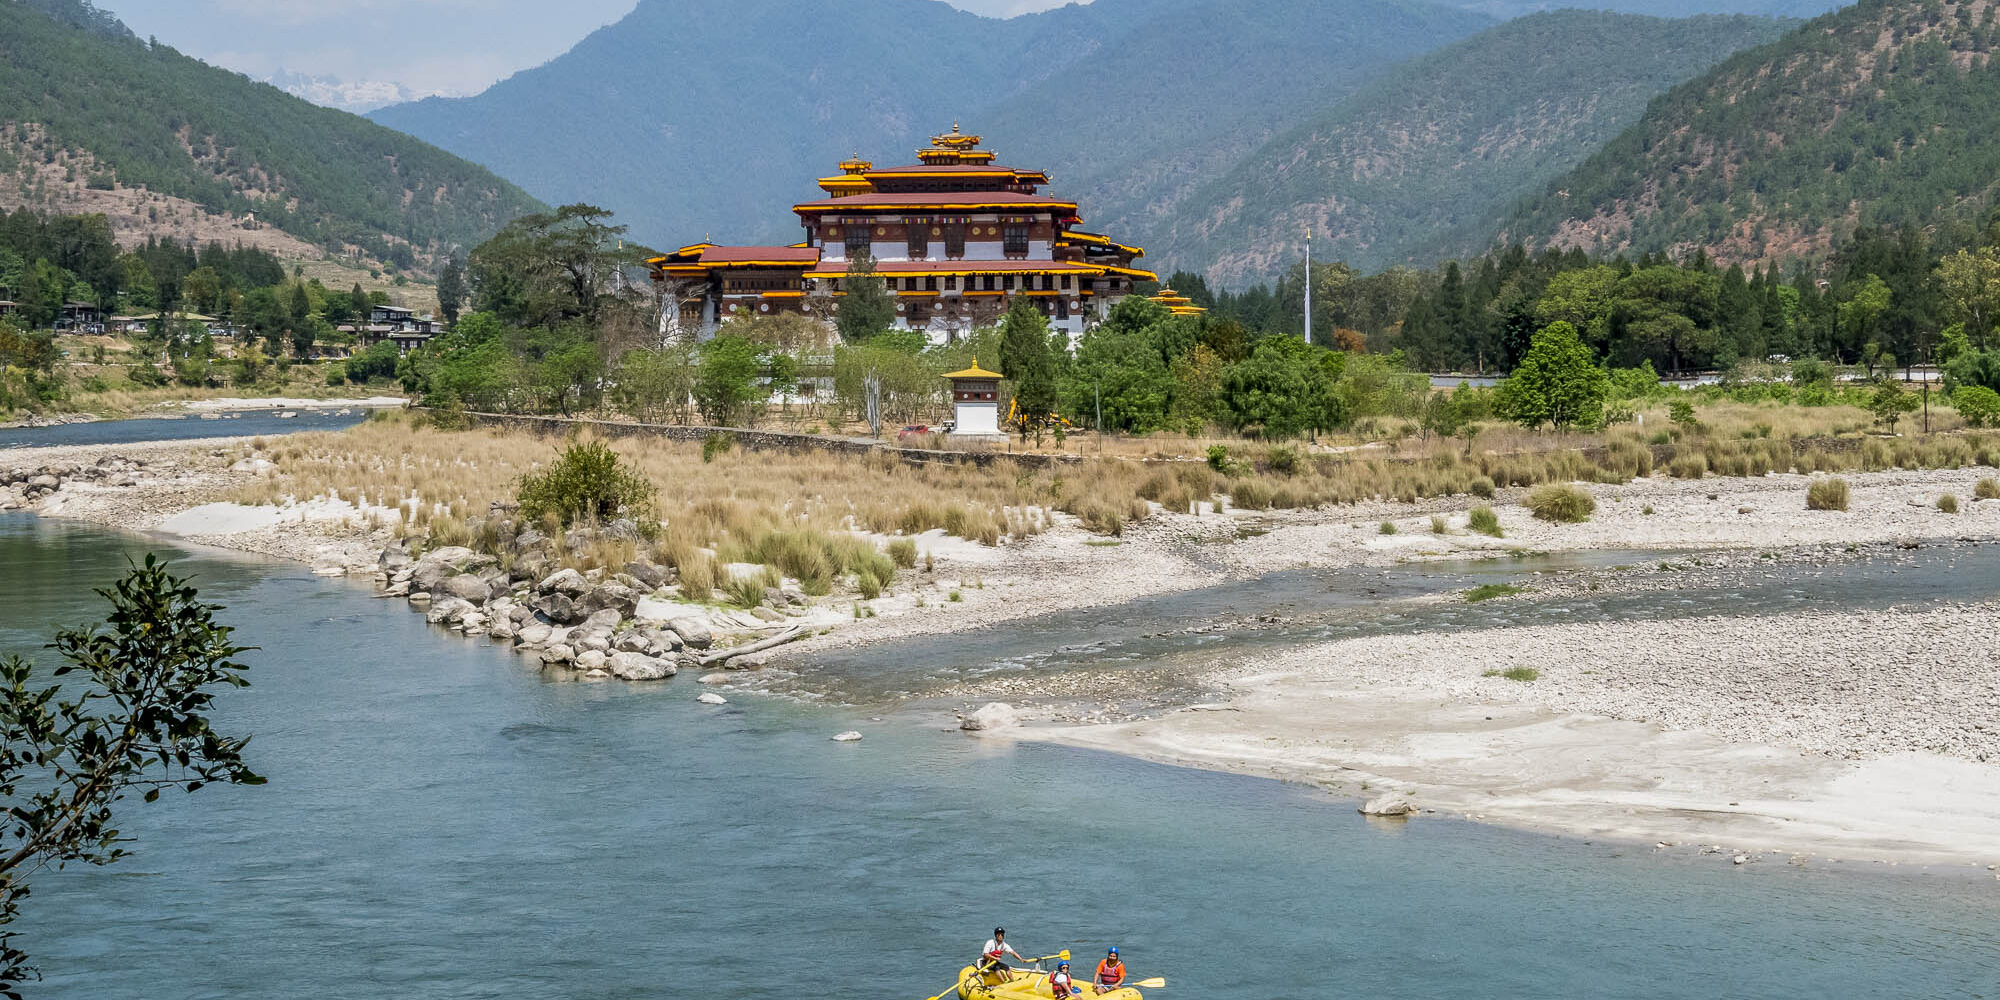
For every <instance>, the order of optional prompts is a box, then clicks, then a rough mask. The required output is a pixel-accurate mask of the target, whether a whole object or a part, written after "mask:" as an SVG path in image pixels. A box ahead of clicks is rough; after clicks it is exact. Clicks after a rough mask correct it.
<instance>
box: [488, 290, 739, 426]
mask: <svg viewBox="0 0 2000 1000" xmlns="http://www.w3.org/2000/svg"><path fill="white" fill-rule="evenodd" d="M475 315H477V314H475ZM467 318H468V319H470V318H471V317H467ZM695 352H696V348H695V347H694V346H693V345H691V344H687V343H684V342H677V343H672V344H668V345H666V346H665V347H661V348H657V349H642V350H637V351H630V352H627V353H626V355H625V356H624V357H622V358H620V359H618V378H617V385H618V405H619V407H620V408H621V409H623V410H624V411H625V412H626V413H628V414H630V415H631V416H632V417H633V418H634V419H636V420H639V421H642V422H646V423H662V422H666V421H672V422H674V423H682V424H684V423H687V422H688V421H689V419H690V417H691V414H690V412H689V410H688V401H689V400H690V399H693V398H694V387H695V375H696V373H697V371H698V370H699V366H698V365H697V362H696V354H695Z"/></svg>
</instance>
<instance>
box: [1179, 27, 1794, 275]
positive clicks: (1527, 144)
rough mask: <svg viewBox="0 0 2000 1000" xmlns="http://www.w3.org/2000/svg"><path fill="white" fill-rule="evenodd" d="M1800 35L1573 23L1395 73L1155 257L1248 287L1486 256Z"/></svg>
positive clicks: (1478, 41)
mask: <svg viewBox="0 0 2000 1000" xmlns="http://www.w3.org/2000/svg"><path fill="white" fill-rule="evenodd" d="M1795 23H1796V22H1776V21H1772V20H1769V19H1765V18H1753V17H1744V16H1735V17H1725V16H1714V15H1711V16H1702V17H1696V18H1690V19H1684V20H1664V19H1659V18H1652V17H1644V16H1639V15H1630V14H1610V13H1602V12H1595V11H1561V12H1556V13H1550V14H1536V15H1530V16H1528V17H1524V18H1520V19H1517V20H1514V21H1510V22H1507V23H1505V24H1502V25H1499V26H1498V27H1495V28H1492V29H1490V30H1488V31H1485V32H1482V33H1481V34H1478V35H1475V36H1473V37H1471V38H1469V39H1466V40H1464V41H1460V42H1457V43H1454V44H1452V45H1449V46H1447V47H1445V48H1442V49H1439V50H1437V51H1435V52H1432V53H1429V54H1427V55H1424V56H1421V57H1419V58H1417V59H1414V60H1412V61H1410V62H1409V63H1407V64H1404V65H1402V66H1399V67H1397V68H1396V69H1395V70H1393V71H1391V72H1390V73H1388V74H1387V75H1386V76H1384V77H1382V78H1381V79H1379V80H1378V81H1376V82H1375V83H1373V84H1371V85H1369V86H1368V87H1366V88H1364V89H1363V90H1362V91H1361V92H1360V93H1358V94H1356V95H1355V96H1353V97H1351V98H1349V99H1348V100H1346V101H1344V102H1341V103H1339V104H1337V105H1335V106H1334V107H1332V108H1329V109H1327V110H1325V111H1323V112H1322V113H1320V114H1319V115H1318V116H1316V117H1314V118H1313V119H1311V120H1309V121H1307V122H1306V123H1304V124H1302V125H1299V126H1297V127H1296V128H1294V129H1292V130H1290V131H1288V132H1286V133H1284V134H1283V135H1281V136H1279V137H1278V138H1275V139H1273V140H1272V141H1271V142H1269V143H1268V144H1266V145H1265V146H1263V147H1262V148H1261V149H1259V150H1257V151H1256V152H1255V153H1253V154H1252V155H1250V156H1248V157H1247V158H1245V159H1244V160H1243V161H1242V162H1241V163H1240V164H1239V165H1237V166H1236V167H1235V168H1234V169H1232V170H1230V171H1229V172H1228V173H1226V174H1224V175H1222V176H1221V177H1219V178H1217V179H1215V180H1214V181H1212V182H1210V183H1208V184H1206V185H1204V186H1203V187H1202V188H1201V190H1200V191H1199V193H1197V194H1195V195H1193V196H1192V197H1190V198H1188V199H1187V200H1186V202H1185V203H1184V204H1183V206H1182V211H1181V212H1179V214H1178V217H1177V218H1176V219H1175V220H1174V224H1173V226H1172V228H1171V230H1170V231H1169V233H1168V234H1167V236H1166V237H1165V238H1162V239H1161V240H1160V241H1159V246H1158V248H1157V252H1158V254H1159V255H1160V256H1161V257H1162V259H1171V260H1172V261H1174V262H1175V263H1176V264H1178V265H1180V266H1186V267H1189V268H1192V269H1197V270H1205V271H1206V273H1207V276H1208V277H1209V278H1210V279H1211V280H1212V281H1215V282H1219V283H1221V284H1225V285H1241V284H1243V283H1244V282H1246V281H1250V280H1261V279H1265V278H1268V277H1270V276H1271V275H1273V274H1274V273H1276V272H1278V271H1280V270H1282V269H1284V268H1285V267H1288V266H1290V264H1291V262H1293V261H1295V260H1297V259H1299V257H1300V255H1301V254H1302V253H1303V244H1304V235H1305V231H1306V229H1307V227H1311V228H1312V229H1313V231H1314V234H1315V237H1316V240H1315V252H1316V253H1317V254H1318V255H1319V256H1320V257H1321V258H1322V259H1327V260H1331V259H1335V258H1338V259H1343V260H1346V261H1347V262H1348V263H1350V264H1353V265H1355V266H1356V267H1359V268H1362V269H1363V270H1374V269H1379V268H1381V267H1385V266H1388V265H1391V264H1398V263H1417V264H1425V265H1427V264H1429V263H1431V262H1433V261H1434V260H1436V259H1437V258H1439V257H1444V256H1450V255H1453V254H1457V253H1462V252H1467V251H1476V250H1478V249H1481V248H1483V247H1484V246H1485V245H1486V243H1487V242H1488V241H1489V240H1490V238H1491V235H1492V233H1493V231H1494V228H1495V227H1496V226H1497V225H1498V222H1499V219H1500V217H1501V216H1502V214H1503V213H1504V212H1505V211H1506V210H1507V209H1508V208H1509V207H1510V206H1511V205H1512V204H1513V203H1514V202H1515V201H1516V200H1517V199H1518V198H1520V197H1521V196H1522V195H1524V194H1526V193H1528V192H1530V191H1532V190H1533V189H1534V188H1535V187H1536V186H1537V185H1539V184H1541V183H1542V182H1544V181H1546V180H1547V179H1549V178H1551V177H1553V176H1556V175H1557V174H1559V173H1560V172H1562V171H1563V170H1565V169H1567V168H1569V167H1571V166H1574V165H1575V164H1577V163H1578V162H1581V161H1582V160H1583V159H1584V158H1585V157H1586V156H1588V155H1589V154H1590V152H1591V151H1592V150H1593V149H1595V148H1596V147H1597V146H1599V145H1601V144H1602V143H1603V142H1604V141H1606V140H1607V139H1609V138H1611V137H1612V136H1614V135H1616V134H1618V132H1619V131H1620V130H1622V129H1623V128H1624V127H1625V126H1626V125H1628V124H1630V123H1631V122H1633V121H1636V120H1637V119H1638V118H1639V117H1640V115H1641V114H1642V113H1643V112H1644V110H1645V107H1646V103H1647V101H1648V100H1649V99H1650V98H1651V97H1652V96H1653V95H1655V94H1658V93H1661V92H1663V91H1665V90H1666V89H1668V88H1669V87H1671V86H1672V85H1674V84H1675V83H1677V82H1679V81H1681V80H1685V79H1687V78H1688V77H1690V76H1692V75H1694V74H1696V73H1699V72H1700V71H1701V70H1703V69H1704V68H1706V67H1708V66H1710V65H1712V64H1713V63H1714V62H1715V61H1717V60H1718V59H1720V58H1722V57H1723V56H1724V55H1726V54H1727V53H1729V52H1731V51H1734V50H1736V49H1740V48H1744V47H1746V46H1749V45H1755V44H1759V43H1762V42H1766V41H1769V40H1770V39H1772V38H1775V37H1778V36H1780V35H1782V34H1783V33H1785V32H1786V31H1787V30H1788V29H1789V27H1790V26H1792V25H1793V24H1795Z"/></svg>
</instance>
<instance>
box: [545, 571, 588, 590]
mask: <svg viewBox="0 0 2000 1000" xmlns="http://www.w3.org/2000/svg"><path fill="white" fill-rule="evenodd" d="M535 590H536V591H537V592H539V593H543V594H562V595H563V596H565V597H582V596H583V595H584V594H586V593H588V592H589V591H590V582H589V581H588V580H585V579H584V578H583V574H582V573H579V572H577V571H576V570H573V569H559V570H556V571H555V572H554V573H551V574H549V575H548V576H546V577H543V578H542V582H540V583H538V584H535Z"/></svg>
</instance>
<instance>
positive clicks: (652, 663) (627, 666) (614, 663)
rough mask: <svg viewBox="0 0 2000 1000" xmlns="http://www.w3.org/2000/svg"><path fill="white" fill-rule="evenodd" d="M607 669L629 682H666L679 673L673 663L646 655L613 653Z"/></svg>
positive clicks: (606, 664)
mask: <svg viewBox="0 0 2000 1000" xmlns="http://www.w3.org/2000/svg"><path fill="white" fill-rule="evenodd" d="M605 668H606V669H608V670H610V671H611V673H612V674H613V675H614V676H617V677H622V678H624V679H626V680H628V681H658V680H665V679H667V678H669V677H672V676H673V675H674V674H675V673H677V672H678V671H677V670H676V668H675V667H674V665H673V664H672V663H670V662H668V661H666V660H663V659H660V658H659V657H657V656H647V655H646V654H644V653H613V654H611V656H610V657H609V658H608V659H606V660H605Z"/></svg>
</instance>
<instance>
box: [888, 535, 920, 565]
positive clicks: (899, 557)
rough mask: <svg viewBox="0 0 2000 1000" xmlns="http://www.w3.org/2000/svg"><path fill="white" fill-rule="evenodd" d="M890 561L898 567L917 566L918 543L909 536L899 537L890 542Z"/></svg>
mask: <svg viewBox="0 0 2000 1000" xmlns="http://www.w3.org/2000/svg"><path fill="white" fill-rule="evenodd" d="M889 561H891V562H893V563H895V564H896V568H897V569H916V568H917V543H916V542H913V541H911V540H910V539H907V538H898V539H896V540H895V541H893V542H890V543H889Z"/></svg>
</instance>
